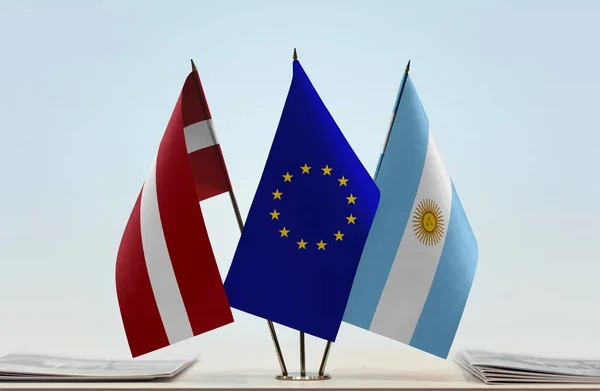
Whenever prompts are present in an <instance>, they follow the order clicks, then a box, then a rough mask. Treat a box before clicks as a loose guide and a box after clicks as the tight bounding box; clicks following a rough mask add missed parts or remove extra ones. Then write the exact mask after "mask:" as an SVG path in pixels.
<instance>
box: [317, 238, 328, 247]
mask: <svg viewBox="0 0 600 391" xmlns="http://www.w3.org/2000/svg"><path fill="white" fill-rule="evenodd" d="M317 246H318V248H317V250H325V246H327V243H325V242H323V239H321V241H320V242H319V243H317Z"/></svg>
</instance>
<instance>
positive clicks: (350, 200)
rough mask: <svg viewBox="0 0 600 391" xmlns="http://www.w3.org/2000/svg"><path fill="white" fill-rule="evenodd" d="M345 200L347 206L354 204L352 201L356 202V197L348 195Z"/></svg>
mask: <svg viewBox="0 0 600 391" xmlns="http://www.w3.org/2000/svg"><path fill="white" fill-rule="evenodd" d="M346 199H347V200H348V203H349V204H356V203H355V202H354V201H356V200H357V199H358V197H354V196H353V195H352V193H350V197H346Z"/></svg>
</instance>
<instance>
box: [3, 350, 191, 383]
mask: <svg viewBox="0 0 600 391" xmlns="http://www.w3.org/2000/svg"><path fill="white" fill-rule="evenodd" d="M194 361H195V360H143V359H131V360H98V359H83V358H67V357H59V356H46V355H39V354H21V353H19V354H9V355H6V356H2V357H0V381H14V380H19V381H23V380H30V381H133V380H153V379H158V378H172V377H174V376H175V375H177V374H178V373H180V372H181V371H183V370H184V369H185V368H187V367H188V366H189V365H190V364H192V363H193V362H194Z"/></svg>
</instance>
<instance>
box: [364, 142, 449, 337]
mask: <svg viewBox="0 0 600 391" xmlns="http://www.w3.org/2000/svg"><path fill="white" fill-rule="evenodd" d="M425 199H430V200H432V201H433V202H434V203H435V204H436V205H437V206H439V211H440V212H441V216H442V223H443V236H442V237H441V238H439V241H438V242H437V243H435V244H432V245H426V244H424V243H422V242H421V241H420V240H419V238H418V237H417V234H416V233H415V228H414V224H415V223H414V222H413V219H414V216H415V211H416V209H417V207H418V205H419V203H421V202H422V201H423V200H425ZM451 205H452V182H451V180H450V175H449V174H448V171H447V170H446V167H445V165H444V162H443V161H442V158H441V156H440V153H439V151H438V148H437V145H436V143H435V140H434V138H433V136H432V135H431V131H430V132H429V142H428V146H427V155H426V157H425V164H424V167H423V172H422V174H421V181H420V183H419V188H418V190H417V194H416V197H415V202H414V203H413V208H412V210H411V214H410V218H409V220H408V222H407V225H406V228H405V230H404V234H403V236H402V240H401V242H400V246H399V247H398V251H397V253H396V257H395V259H394V263H393V265H392V269H391V270H390V274H389V276H388V279H387V281H386V284H385V287H384V289H383V293H382V295H381V298H380V300H379V304H378V306H377V310H376V311H375V315H374V317H373V321H372V322H371V326H370V330H372V331H373V332H375V333H377V334H381V335H384V336H387V337H389V338H392V339H395V340H397V341H400V342H404V343H409V342H410V339H411V337H412V335H413V332H414V330H415V328H416V326H417V322H418V321H419V317H420V316H421V311H422V309H423V306H424V305H425V300H426V299H427V295H428V293H429V289H430V287H431V283H432V281H433V277H434V276H435V272H436V270H437V266H438V262H439V260H440V256H441V253H442V249H443V248H444V241H445V239H446V231H447V230H448V222H449V219H450V207H451ZM439 226H440V227H441V224H440V225H439ZM434 232H435V231H434Z"/></svg>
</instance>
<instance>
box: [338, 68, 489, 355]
mask: <svg viewBox="0 0 600 391" xmlns="http://www.w3.org/2000/svg"><path fill="white" fill-rule="evenodd" d="M375 183H376V184H377V186H378V187H379V190H380V192H381V196H380V197H381V198H380V202H379V207H378V209H377V213H376V215H375V220H374V221H373V225H372V227H371V230H370V232H369V236H368V238H367V242H366V244H365V247H364V251H363V253H362V258H361V260H360V264H359V267H358V271H357V273H356V277H355V279H354V283H353V286H352V291H351V294H350V299H349V301H348V305H347V307H346V310H345V314H344V321H345V322H347V323H350V324H353V325H355V326H358V327H361V328H364V329H367V330H370V331H372V332H374V333H377V334H380V335H383V336H386V337H388V338H391V339H394V340H396V341H399V342H403V343H406V344H409V345H410V346H413V347H415V348H417V349H420V350H423V351H425V352H428V353H431V354H434V355H436V356H439V357H442V358H446V357H447V356H448V352H449V350H450V347H451V346H452V343H453V341H454V337H455V335H456V331H457V329H458V325H459V323H460V319H461V317H462V314H463V310H464V308H465V305H466V302H467V297H468V295H469V291H470V290H471V284H472V282H473V278H474V275H475V270H476V268H477V262H478V254H477V253H478V250H477V242H476V240H475V236H474V235H473V232H472V230H471V227H470V225H469V222H468V220H467V217H466V215H465V212H464V210H463V207H462V205H461V203H460V200H459V198H458V194H457V193H456V190H455V188H454V185H453V183H452V179H451V178H450V175H449V173H448V171H447V170H446V167H445V165H444V162H443V161H442V158H441V156H440V153H439V151H438V147H437V145H436V143H435V140H434V138H433V136H432V134H431V131H430V129H429V121H428V119H427V115H426V113H425V111H424V109H423V107H422V105H421V101H420V99H419V97H418V95H417V92H416V90H415V87H414V86H413V83H412V81H411V80H410V77H409V75H408V67H407V72H406V73H405V75H404V78H403V80H402V83H401V84H400V89H399V92H398V97H397V98H396V104H395V106H394V116H393V119H392V125H391V128H390V133H389V134H388V139H387V141H386V145H385V146H384V150H383V153H382V154H381V156H380V160H379V164H378V166H377V171H376V173H375Z"/></svg>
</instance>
